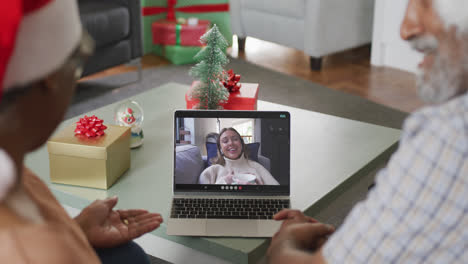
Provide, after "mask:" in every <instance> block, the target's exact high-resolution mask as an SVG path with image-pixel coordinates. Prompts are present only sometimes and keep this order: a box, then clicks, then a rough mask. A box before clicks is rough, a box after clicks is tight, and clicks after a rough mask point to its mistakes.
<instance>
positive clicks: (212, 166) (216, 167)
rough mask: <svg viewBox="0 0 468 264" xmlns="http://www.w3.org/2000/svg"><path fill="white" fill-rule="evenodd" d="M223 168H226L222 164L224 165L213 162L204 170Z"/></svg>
mask: <svg viewBox="0 0 468 264" xmlns="http://www.w3.org/2000/svg"><path fill="white" fill-rule="evenodd" d="M223 168H224V166H222V165H219V164H213V165H211V166H209V167H207V168H206V169H205V170H204V172H205V171H219V170H221V169H223Z"/></svg>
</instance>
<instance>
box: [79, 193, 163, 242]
mask: <svg viewBox="0 0 468 264" xmlns="http://www.w3.org/2000/svg"><path fill="white" fill-rule="evenodd" d="M117 200H118V199H117V197H112V198H107V199H105V200H96V201H94V202H93V203H92V204H90V205H89V206H88V207H86V208H84V209H83V211H82V212H81V213H80V214H79V215H78V216H77V217H76V218H75V220H76V222H77V223H78V224H79V225H80V227H81V229H82V230H83V232H84V233H85V235H86V237H87V238H88V241H89V243H90V244H91V245H92V246H93V247H100V248H108V247H115V246H118V245H120V244H124V243H127V242H129V241H131V240H133V239H135V238H137V237H139V236H141V235H143V234H146V233H148V232H151V231H153V230H154V229H156V228H158V227H159V225H160V224H161V223H162V221H163V219H162V217H161V215H160V214H156V213H149V212H148V211H146V210H141V209H135V210H112V209H113V208H114V206H115V205H116V204H117Z"/></svg>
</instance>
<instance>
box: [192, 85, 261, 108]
mask: <svg viewBox="0 0 468 264" xmlns="http://www.w3.org/2000/svg"><path fill="white" fill-rule="evenodd" d="M197 82H198V81H194V82H193V83H192V86H191V87H190V89H189V90H188V91H187V93H186V94H185V102H186V103H187V109H194V108H197V105H198V103H199V101H198V100H197V99H195V98H193V97H192V96H191V94H192V91H193V88H194V87H195V85H196V84H197ZM258 87H259V84H258V83H242V85H241V87H240V89H239V90H238V91H236V92H232V93H229V99H228V101H227V102H226V103H223V104H220V106H222V107H223V108H224V109H226V110H257V100H258Z"/></svg>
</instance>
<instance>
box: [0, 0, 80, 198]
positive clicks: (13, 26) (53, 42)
mask: <svg viewBox="0 0 468 264" xmlns="http://www.w3.org/2000/svg"><path fill="white" fill-rule="evenodd" d="M81 34H82V29H81V23H80V17H79V14H78V6H77V3H76V0H0V104H1V98H2V95H3V94H4V93H5V92H7V91H9V90H11V89H14V88H15V87H19V86H21V85H24V84H27V83H30V82H32V81H36V80H39V79H41V78H43V77H45V76H47V75H48V74H50V73H52V72H54V71H55V70H57V69H58V68H59V67H60V66H61V65H62V64H63V63H64V62H65V60H66V59H67V58H68V57H69V56H70V55H71V54H72V52H73V51H74V49H75V48H76V46H77V45H78V43H79V41H80V39H81ZM15 181H16V171H15V167H14V164H13V161H12V159H11V158H10V157H9V156H8V154H7V153H6V152H5V151H3V150H2V149H1V148H0V201H1V200H3V198H5V195H6V194H7V193H8V191H9V189H10V188H11V186H12V185H13V184H14V182H15Z"/></svg>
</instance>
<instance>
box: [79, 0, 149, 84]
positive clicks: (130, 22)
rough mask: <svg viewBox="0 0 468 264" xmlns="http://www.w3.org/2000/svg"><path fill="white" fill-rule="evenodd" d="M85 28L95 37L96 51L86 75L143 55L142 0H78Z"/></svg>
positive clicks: (88, 65)
mask: <svg viewBox="0 0 468 264" xmlns="http://www.w3.org/2000/svg"><path fill="white" fill-rule="evenodd" d="M78 7H79V10H80V18H81V23H82V24H83V27H84V28H85V29H86V30H87V31H88V32H89V34H90V35H91V36H92V37H93V39H94V40H95V45H96V50H95V52H94V55H93V56H92V57H90V58H89V59H88V61H87V63H86V65H85V68H84V72H83V76H86V75H90V74H92V73H95V72H98V71H102V70H104V69H106V68H109V67H112V66H116V65H120V64H123V63H128V62H130V61H132V60H136V61H137V64H138V65H139V66H140V67H139V69H140V73H141V65H140V62H139V58H140V57H141V56H142V51H143V47H142V34H141V8H140V1H139V0H79V1H78Z"/></svg>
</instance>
